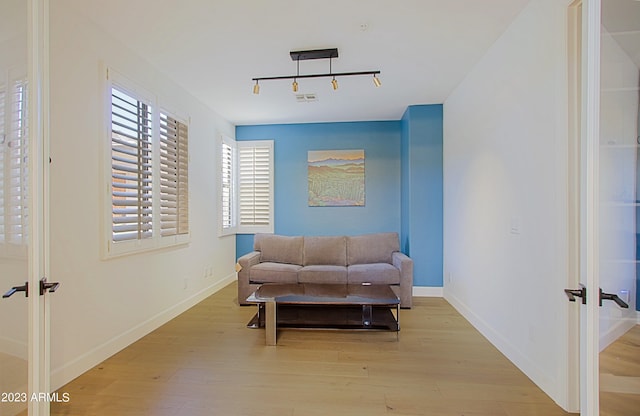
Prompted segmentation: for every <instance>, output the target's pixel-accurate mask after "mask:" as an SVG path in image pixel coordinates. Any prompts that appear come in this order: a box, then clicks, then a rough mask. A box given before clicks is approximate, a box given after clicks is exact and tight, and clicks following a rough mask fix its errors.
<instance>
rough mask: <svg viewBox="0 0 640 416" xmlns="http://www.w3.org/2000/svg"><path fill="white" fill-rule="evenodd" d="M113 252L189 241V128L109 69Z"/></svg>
mask: <svg viewBox="0 0 640 416" xmlns="http://www.w3.org/2000/svg"><path fill="white" fill-rule="evenodd" d="M108 80H109V93H110V94H109V95H110V103H109V104H110V123H109V137H110V147H109V152H108V153H109V174H108V178H109V179H108V182H109V183H108V185H109V193H110V197H109V209H108V212H109V213H108V215H107V216H106V217H107V218H106V219H105V225H106V226H107V227H108V230H109V231H108V235H109V237H108V243H107V253H106V254H107V255H108V256H114V255H121V254H129V253H132V252H137V251H143V250H150V249H154V248H159V247H166V246H170V245H175V244H183V243H186V242H188V238H189V189H188V188H189V180H188V176H189V154H188V141H189V139H188V136H189V133H188V126H187V124H186V123H185V122H184V121H181V120H179V119H178V118H177V117H175V116H174V115H172V114H169V112H167V111H164V110H160V111H157V110H156V109H157V108H158V107H159V106H158V103H157V100H156V99H155V98H153V96H152V95H150V94H149V93H147V92H144V91H143V90H141V89H140V88H138V87H136V86H133V85H132V84H131V83H130V82H129V81H127V80H125V79H124V78H121V77H120V76H118V75H117V74H115V73H114V72H113V71H109V72H108Z"/></svg>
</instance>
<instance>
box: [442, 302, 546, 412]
mask: <svg viewBox="0 0 640 416" xmlns="http://www.w3.org/2000/svg"><path fill="white" fill-rule="evenodd" d="M445 299H446V300H447V302H449V303H450V304H451V306H453V307H454V308H455V309H456V310H457V311H458V312H459V313H460V314H461V315H462V316H463V317H464V318H465V319H466V320H467V321H469V322H470V323H471V325H473V327H474V328H475V329H477V330H478V331H479V332H480V333H481V334H482V335H483V336H484V337H485V338H486V339H487V340H488V341H489V342H490V343H491V344H493V345H494V346H495V347H496V348H497V349H498V350H499V351H500V352H501V353H502V354H504V355H505V356H506V357H507V359H508V360H509V361H511V362H512V363H513V364H514V365H515V366H516V367H518V368H519V369H520V370H521V371H522V372H523V373H524V374H525V375H526V376H527V377H529V378H530V379H531V381H533V382H534V383H535V384H536V385H537V386H538V387H540V389H542V390H543V391H544V392H545V393H546V394H547V395H549V397H551V398H552V399H553V400H554V401H556V403H558V398H557V397H556V393H557V390H558V389H557V386H556V385H555V384H556V383H555V382H554V381H553V380H552V379H551V378H549V377H547V376H546V375H545V374H543V373H542V372H541V371H540V370H539V369H538V366H537V365H536V364H535V363H534V362H532V361H531V360H530V359H529V358H528V357H527V356H526V355H525V354H523V353H522V352H521V351H520V350H519V349H518V348H516V347H515V346H514V345H513V344H512V343H511V342H509V340H508V339H506V338H505V337H503V336H502V335H501V334H499V333H498V332H496V331H495V330H494V329H493V327H492V326H491V325H490V324H488V323H487V322H486V321H484V320H483V319H482V318H480V317H479V316H478V315H476V314H475V313H473V312H472V311H471V309H469V308H468V307H467V306H466V305H465V304H464V303H462V302H461V301H460V300H459V299H458V298H457V297H455V296H452V295H451V293H450V292H448V293H447V295H446V296H445Z"/></svg>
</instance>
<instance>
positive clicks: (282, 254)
mask: <svg viewBox="0 0 640 416" xmlns="http://www.w3.org/2000/svg"><path fill="white" fill-rule="evenodd" d="M303 243H304V238H303V237H301V236H299V237H289V236H286V235H275V234H256V235H255V237H254V240H253V247H254V249H255V250H256V251H260V252H261V256H260V261H261V262H273V263H287V264H298V265H302V245H303Z"/></svg>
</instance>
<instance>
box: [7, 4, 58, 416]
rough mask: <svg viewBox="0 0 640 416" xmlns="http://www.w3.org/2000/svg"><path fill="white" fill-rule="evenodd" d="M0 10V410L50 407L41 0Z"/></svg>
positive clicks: (44, 13)
mask: <svg viewBox="0 0 640 416" xmlns="http://www.w3.org/2000/svg"><path fill="white" fill-rule="evenodd" d="M1 9H2V12H1V13H0V292H1V293H2V295H3V297H2V299H0V395H1V396H0V415H1V416H5V415H7V416H13V415H26V414H29V415H38V416H41V415H45V416H46V415H48V414H49V400H50V397H51V396H50V395H49V393H50V392H49V321H48V319H49V313H48V303H47V299H48V296H50V295H49V293H51V291H55V290H56V288H57V285H56V284H53V283H51V282H48V281H47V280H46V279H47V276H48V238H49V236H48V231H47V227H46V224H47V222H48V218H47V215H46V212H47V211H46V206H47V204H48V194H47V185H46V183H47V178H48V163H49V159H48V156H45V155H48V148H47V143H48V140H47V134H48V108H47V100H48V90H47V79H48V55H47V53H48V52H47V50H48V45H47V30H48V1H47V0H28V1H25V0H2V8H1Z"/></svg>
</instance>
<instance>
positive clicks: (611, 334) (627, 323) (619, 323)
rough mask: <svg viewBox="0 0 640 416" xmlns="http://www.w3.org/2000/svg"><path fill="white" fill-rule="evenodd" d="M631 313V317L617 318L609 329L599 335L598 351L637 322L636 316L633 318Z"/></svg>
mask: <svg viewBox="0 0 640 416" xmlns="http://www.w3.org/2000/svg"><path fill="white" fill-rule="evenodd" d="M633 318H634V316H633V314H632V315H631V317H626V318H624V319H618V320H616V321H615V325H613V326H612V327H611V328H609V330H608V331H607V332H606V333H604V334H602V335H600V352H602V350H604V349H605V348H607V347H608V346H609V345H611V344H612V343H613V342H614V341H615V340H617V339H618V338H620V337H621V336H623V335H624V334H626V333H627V331H629V330H630V329H631V328H633V327H634V326H636V324H637V323H638V318H637V316H636V319H635V320H634V319H633Z"/></svg>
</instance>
